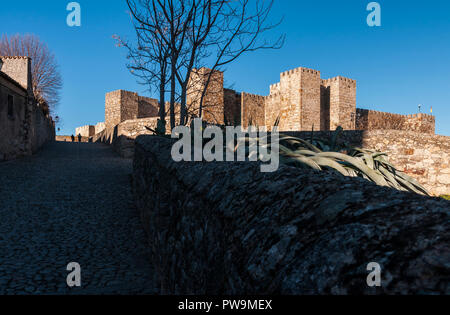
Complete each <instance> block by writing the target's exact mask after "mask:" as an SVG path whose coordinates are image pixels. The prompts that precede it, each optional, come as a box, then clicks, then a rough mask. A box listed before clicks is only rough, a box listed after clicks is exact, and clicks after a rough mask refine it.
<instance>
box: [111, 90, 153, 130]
mask: <svg viewBox="0 0 450 315" xmlns="http://www.w3.org/2000/svg"><path fill="white" fill-rule="evenodd" d="M156 116H158V100H156V99H152V98H148V97H143V96H139V95H138V94H137V93H134V92H129V91H124V90H118V91H113V92H110V93H107V94H106V96H105V127H108V128H110V127H114V126H117V125H118V124H120V123H121V122H124V121H126V120H133V119H139V118H147V117H156Z"/></svg>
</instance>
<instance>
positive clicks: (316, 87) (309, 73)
mask: <svg viewBox="0 0 450 315" xmlns="http://www.w3.org/2000/svg"><path fill="white" fill-rule="evenodd" d="M298 71H299V72H300V76H301V77H300V126H299V127H300V128H298V129H297V130H312V129H314V130H320V126H321V121H320V117H321V114H320V84H321V79H320V72H319V71H316V70H312V69H306V68H300V69H298ZM294 89H295V87H294Z"/></svg>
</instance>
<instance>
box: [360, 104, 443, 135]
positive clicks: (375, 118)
mask: <svg viewBox="0 0 450 315" xmlns="http://www.w3.org/2000/svg"><path fill="white" fill-rule="evenodd" d="M435 126H436V121H435V117H434V116H432V115H427V114H415V115H399V114H392V113H386V112H379V111H374V110H367V109H359V108H358V109H357V110H356V129H357V130H404V131H417V132H422V133H427V134H435Z"/></svg>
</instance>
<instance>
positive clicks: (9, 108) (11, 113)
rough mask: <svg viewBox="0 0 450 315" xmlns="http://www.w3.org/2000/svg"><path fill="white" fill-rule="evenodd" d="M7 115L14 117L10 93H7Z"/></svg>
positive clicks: (12, 100) (12, 98) (12, 99)
mask: <svg viewBox="0 0 450 315" xmlns="http://www.w3.org/2000/svg"><path fill="white" fill-rule="evenodd" d="M8 116H9V117H10V118H13V117H14V97H13V96H12V95H8Z"/></svg>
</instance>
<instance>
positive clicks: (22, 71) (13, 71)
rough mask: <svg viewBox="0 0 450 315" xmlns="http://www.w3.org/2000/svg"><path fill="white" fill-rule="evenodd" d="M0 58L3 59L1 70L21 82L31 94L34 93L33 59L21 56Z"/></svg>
mask: <svg viewBox="0 0 450 315" xmlns="http://www.w3.org/2000/svg"><path fill="white" fill-rule="evenodd" d="M0 59H1V60H2V61H3V67H2V70H1V71H2V72H3V73H6V74H7V75H8V76H9V77H10V78H12V79H13V80H15V81H16V82H17V83H19V84H20V85H21V86H22V87H23V88H24V89H25V90H27V91H28V93H29V94H30V95H31V94H32V93H33V85H32V77H31V59H30V58H28V57H20V56H14V57H5V56H0Z"/></svg>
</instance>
